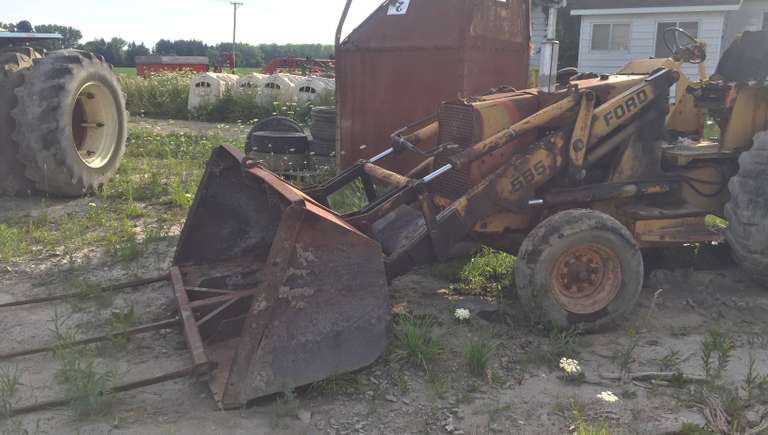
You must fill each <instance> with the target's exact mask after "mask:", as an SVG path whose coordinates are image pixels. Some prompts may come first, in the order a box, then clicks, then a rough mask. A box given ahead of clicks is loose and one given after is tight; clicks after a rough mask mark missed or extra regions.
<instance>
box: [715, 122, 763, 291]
mask: <svg viewBox="0 0 768 435" xmlns="http://www.w3.org/2000/svg"><path fill="white" fill-rule="evenodd" d="M728 190H729V191H730V193H731V199H730V201H728V203H727V204H726V205H725V219H726V220H727V221H728V228H727V229H726V230H725V239H726V240H727V241H728V245H729V246H730V248H731V255H732V256H733V259H734V260H735V261H736V264H738V265H739V267H741V268H742V269H743V270H744V271H745V272H747V274H748V275H749V276H750V277H752V278H753V279H754V280H755V281H757V282H759V283H760V284H762V285H764V286H766V287H768V131H766V132H762V133H758V134H757V135H756V136H755V140H754V144H753V145H752V148H751V149H750V150H749V151H746V152H744V153H742V154H741V156H739V172H738V173H737V174H736V175H735V176H733V177H732V178H731V180H730V181H729V182H728Z"/></svg>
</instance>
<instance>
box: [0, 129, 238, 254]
mask: <svg viewBox="0 0 768 435" xmlns="http://www.w3.org/2000/svg"><path fill="white" fill-rule="evenodd" d="M222 142H224V139H223V138H222V137H217V136H210V137H206V136H197V135H185V134H181V133H173V134H167V135H163V134H159V133H157V132H155V131H153V130H151V129H131V130H130V132H129V138H128V151H127V153H126V155H125V159H124V160H123V163H122V165H121V167H120V169H119V170H118V173H117V174H116V176H115V177H113V179H112V180H111V181H110V182H109V183H107V184H106V185H105V186H103V189H102V191H101V192H99V193H98V194H97V196H96V197H93V198H91V199H89V202H90V204H88V203H83V205H82V208H79V209H73V210H72V211H71V212H69V213H67V214H64V215H61V216H56V217H51V216H48V215H47V214H45V213H42V214H40V215H38V216H36V217H23V216H17V217H9V218H7V219H5V221H4V222H3V223H2V224H0V261H2V262H14V261H22V260H24V259H26V258H30V257H32V256H41V255H53V256H57V257H64V258H65V259H70V260H73V259H75V258H76V257H77V255H78V254H79V253H81V252H82V251H83V250H84V249H86V248H88V249H91V248H93V249H98V250H101V251H102V252H104V253H106V254H108V255H111V256H113V257H114V258H115V259H117V260H120V261H130V260H134V259H136V258H138V257H140V256H141V255H142V254H143V253H144V252H145V247H146V245H147V244H148V243H154V242H157V241H159V240H160V239H162V238H164V237H167V236H168V235H169V232H170V228H171V227H172V226H173V225H177V224H179V223H181V222H182V221H183V219H184V217H185V216H186V211H187V209H188V207H189V206H190V204H191V203H192V198H193V197H194V194H195V191H196V189H197V185H198V183H199V181H200V178H201V177H202V173H203V170H204V167H205V162H206V161H207V159H208V157H209V155H210V152H211V150H212V149H213V148H214V147H215V146H217V144H219V143H222ZM228 142H230V143H233V142H234V143H233V145H234V146H237V147H242V146H243V145H242V141H238V140H236V141H228ZM43 205H44V200H43ZM157 210H161V211H159V212H158V211H157ZM142 233H143V235H144V237H143V238H142V237H141V234H142Z"/></svg>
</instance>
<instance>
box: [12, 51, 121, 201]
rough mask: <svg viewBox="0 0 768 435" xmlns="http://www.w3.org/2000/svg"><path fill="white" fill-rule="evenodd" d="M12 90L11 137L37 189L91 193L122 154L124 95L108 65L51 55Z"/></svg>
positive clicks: (76, 55)
mask: <svg viewBox="0 0 768 435" xmlns="http://www.w3.org/2000/svg"><path fill="white" fill-rule="evenodd" d="M23 81H24V82H23V84H22V85H21V86H19V87H18V88H16V91H15V93H16V99H17V105H16V107H15V109H13V111H12V112H11V113H12V116H13V118H14V119H15V124H16V127H15V132H14V134H13V139H14V141H15V142H16V143H18V144H19V154H18V158H19V160H20V161H21V162H22V163H23V164H24V166H25V174H26V177H27V178H28V179H29V180H31V181H32V182H33V183H34V185H35V188H36V189H37V190H39V191H42V192H47V193H51V194H54V195H59V196H68V197H77V196H82V195H84V194H86V193H90V192H93V191H95V190H97V189H98V188H99V186H101V185H102V184H103V183H105V182H106V181H107V180H108V179H109V178H111V177H112V176H113V175H114V173H115V172H116V171H117V169H118V167H119V166H120V162H121V160H122V158H123V154H124V153H125V142H126V137H127V133H128V116H127V113H126V111H125V97H124V96H123V93H122V91H121V89H120V84H119V83H118V80H117V77H116V76H115V75H114V74H113V72H112V68H111V66H110V65H109V64H108V63H107V62H105V61H104V59H103V58H102V57H101V56H97V55H95V54H93V53H89V52H85V51H80V50H60V51H54V52H49V53H48V54H47V55H46V56H45V57H43V58H41V59H37V60H35V64H34V66H33V67H31V68H27V69H25V70H24V72H23Z"/></svg>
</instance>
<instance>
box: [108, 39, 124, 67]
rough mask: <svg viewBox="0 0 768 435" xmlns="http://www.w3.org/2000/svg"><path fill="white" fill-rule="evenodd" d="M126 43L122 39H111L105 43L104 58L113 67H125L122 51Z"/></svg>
mask: <svg viewBox="0 0 768 435" xmlns="http://www.w3.org/2000/svg"><path fill="white" fill-rule="evenodd" d="M127 44H128V43H127V42H126V41H125V39H123V38H117V37H115V38H112V39H110V40H109V42H107V47H106V49H107V52H106V54H104V58H105V59H106V60H107V62H109V63H111V64H112V65H114V66H125V53H124V52H123V49H125V46H126V45H127Z"/></svg>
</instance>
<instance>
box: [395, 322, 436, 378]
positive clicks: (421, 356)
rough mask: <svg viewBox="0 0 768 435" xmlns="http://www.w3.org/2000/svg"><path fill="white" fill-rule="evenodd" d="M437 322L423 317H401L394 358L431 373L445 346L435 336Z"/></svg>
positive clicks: (397, 327) (398, 324)
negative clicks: (432, 366)
mask: <svg viewBox="0 0 768 435" xmlns="http://www.w3.org/2000/svg"><path fill="white" fill-rule="evenodd" d="M434 327H435V320H434V319H432V318H430V317H423V316H401V317H400V318H399V320H398V322H397V325H396V327H395V340H396V343H395V346H396V350H395V353H394V356H395V357H396V358H397V359H401V360H404V361H407V362H409V363H411V364H414V365H416V366H418V367H421V368H423V369H424V370H425V371H427V372H429V369H430V367H431V365H432V362H433V361H434V360H435V358H436V357H437V355H438V354H440V352H442V350H443V345H442V344H441V343H440V341H438V340H437V338H435V336H434Z"/></svg>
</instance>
